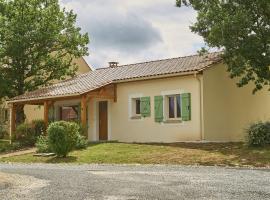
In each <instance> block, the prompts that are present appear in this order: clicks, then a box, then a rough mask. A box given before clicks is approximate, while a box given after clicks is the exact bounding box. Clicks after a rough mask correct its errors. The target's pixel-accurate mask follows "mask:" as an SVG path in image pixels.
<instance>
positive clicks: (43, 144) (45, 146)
mask: <svg viewBox="0 0 270 200" xmlns="http://www.w3.org/2000/svg"><path fill="white" fill-rule="evenodd" d="M35 146H36V148H37V152H38V153H50V152H52V150H51V148H50V145H49V140H48V137H46V136H43V135H41V136H39V137H38V138H37V142H36V144H35Z"/></svg>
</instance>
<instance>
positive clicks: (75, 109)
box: [60, 105, 79, 121]
mask: <svg viewBox="0 0 270 200" xmlns="http://www.w3.org/2000/svg"><path fill="white" fill-rule="evenodd" d="M60 119H61V120H64V121H77V120H79V106H78V105H76V106H63V107H60Z"/></svg>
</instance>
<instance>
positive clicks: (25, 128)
mask: <svg viewBox="0 0 270 200" xmlns="http://www.w3.org/2000/svg"><path fill="white" fill-rule="evenodd" d="M16 137H17V140H18V141H19V142H20V143H21V144H22V145H23V146H33V145H34V144H35V142H36V137H35V135H34V131H33V129H32V127H31V125H30V124H27V123H22V124H20V125H19V126H17V128H16Z"/></svg>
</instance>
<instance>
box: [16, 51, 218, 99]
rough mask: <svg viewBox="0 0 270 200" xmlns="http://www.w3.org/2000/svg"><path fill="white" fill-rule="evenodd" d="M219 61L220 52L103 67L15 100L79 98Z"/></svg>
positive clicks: (195, 69) (198, 68) (200, 67)
mask: <svg viewBox="0 0 270 200" xmlns="http://www.w3.org/2000/svg"><path fill="white" fill-rule="evenodd" d="M219 61H221V57H220V53H219V52H216V53H209V54H207V55H204V56H199V55H193V56H186V57H179V58H170V59H164V60H156V61H149V62H143V63H136V64H130V65H121V66H118V67H108V68H100V69H97V70H94V71H90V72H88V73H85V74H82V75H78V76H77V77H75V78H73V79H69V80H66V81H63V82H60V83H57V84H54V85H51V86H48V87H44V88H41V89H38V90H35V91H32V92H28V93H25V94H24V95H20V96H17V97H15V98H13V99H12V100H11V101H14V100H28V99H35V98H52V97H58V96H69V95H79V94H84V93H86V92H89V91H92V90H95V89H97V88H100V87H102V86H105V85H107V84H110V83H114V82H117V81H126V80H131V79H136V78H145V79H148V78H152V77H153V76H161V75H170V74H171V75H173V74H178V73H185V72H195V71H201V70H204V69H205V68H207V67H209V66H210V65H212V64H214V63H217V62H219Z"/></svg>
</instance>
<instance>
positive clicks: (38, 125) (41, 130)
mask: <svg viewBox="0 0 270 200" xmlns="http://www.w3.org/2000/svg"><path fill="white" fill-rule="evenodd" d="M32 128H33V132H34V135H35V136H36V137H38V136H40V135H44V134H45V132H46V125H45V122H44V120H40V119H38V120H33V121H32Z"/></svg>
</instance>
